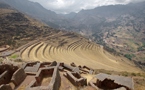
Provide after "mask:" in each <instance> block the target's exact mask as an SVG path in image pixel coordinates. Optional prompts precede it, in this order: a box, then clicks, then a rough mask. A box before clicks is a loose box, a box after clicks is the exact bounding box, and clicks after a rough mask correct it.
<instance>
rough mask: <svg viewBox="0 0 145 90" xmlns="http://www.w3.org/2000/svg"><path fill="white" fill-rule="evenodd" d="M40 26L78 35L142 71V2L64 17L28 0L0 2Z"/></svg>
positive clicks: (144, 8)
mask: <svg viewBox="0 0 145 90" xmlns="http://www.w3.org/2000/svg"><path fill="white" fill-rule="evenodd" d="M0 1H3V2H5V3H7V4H9V5H10V6H12V7H14V8H16V9H17V10H19V11H21V12H23V13H26V14H28V15H31V16H32V17H35V18H37V19H39V20H41V21H43V22H44V23H46V24H48V25H49V26H52V27H53V28H59V29H64V30H69V31H70V30H71V31H75V32H77V33H80V34H82V35H84V36H86V37H88V38H90V39H91V40H92V41H95V42H96V43H99V44H101V45H103V46H104V47H105V49H106V50H108V51H109V52H112V53H114V54H115V55H123V56H125V57H126V58H128V59H130V60H132V61H134V62H135V63H136V64H138V65H141V67H142V68H144V64H145V55H144V54H145V37H144V34H145V27H144V26H145V23H144V22H145V16H144V14H145V13H144V12H145V2H141V3H130V4H127V5H109V6H102V7H96V8H94V9H90V10H81V11H80V12H78V13H70V14H66V15H60V14H56V13H54V12H53V11H50V10H46V9H45V8H43V7H42V6H41V5H40V4H38V3H34V2H31V1H28V0H25V1H24V0H13V1H11V0H0Z"/></svg>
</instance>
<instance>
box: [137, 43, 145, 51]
mask: <svg viewBox="0 0 145 90" xmlns="http://www.w3.org/2000/svg"><path fill="white" fill-rule="evenodd" d="M144 50H145V43H142V46H140V47H138V51H144Z"/></svg>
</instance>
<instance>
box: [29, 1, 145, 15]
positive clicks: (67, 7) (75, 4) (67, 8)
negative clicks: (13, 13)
mask: <svg viewBox="0 0 145 90" xmlns="http://www.w3.org/2000/svg"><path fill="white" fill-rule="evenodd" d="M30 1H33V2H38V3H40V4H41V5H42V6H43V7H45V8H47V9H49V10H52V11H55V12H56V13H70V12H78V11H80V10H81V9H92V8H95V7H97V6H103V5H115V4H127V3H130V2H140V1H145V0H30Z"/></svg>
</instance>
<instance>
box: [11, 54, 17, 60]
mask: <svg viewBox="0 0 145 90" xmlns="http://www.w3.org/2000/svg"><path fill="white" fill-rule="evenodd" d="M18 57H19V55H18V54H13V55H11V56H10V58H12V59H16V58H18Z"/></svg>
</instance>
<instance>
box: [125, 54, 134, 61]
mask: <svg viewBox="0 0 145 90" xmlns="http://www.w3.org/2000/svg"><path fill="white" fill-rule="evenodd" d="M124 57H126V58H128V59H129V60H132V58H133V57H135V55H134V54H125V55H124Z"/></svg>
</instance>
